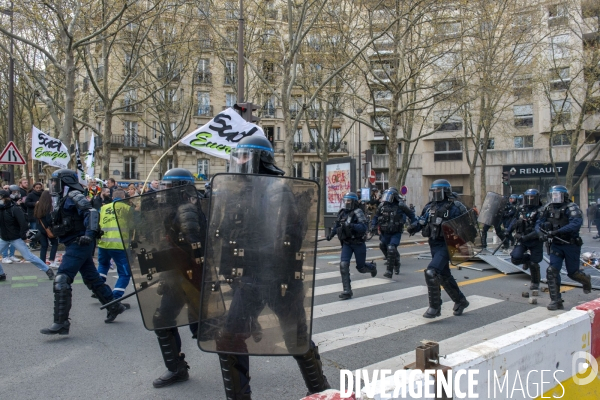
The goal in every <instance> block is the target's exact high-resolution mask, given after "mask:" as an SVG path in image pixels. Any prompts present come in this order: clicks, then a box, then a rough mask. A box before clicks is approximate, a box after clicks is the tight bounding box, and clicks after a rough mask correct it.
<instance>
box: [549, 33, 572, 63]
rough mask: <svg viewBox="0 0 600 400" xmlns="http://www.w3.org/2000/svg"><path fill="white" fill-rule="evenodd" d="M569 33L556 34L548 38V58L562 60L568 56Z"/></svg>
mask: <svg viewBox="0 0 600 400" xmlns="http://www.w3.org/2000/svg"><path fill="white" fill-rule="evenodd" d="M568 45H569V35H558V36H552V37H551V38H550V47H549V49H548V59H549V60H550V61H552V60H562V59H564V58H567V57H569V47H568Z"/></svg>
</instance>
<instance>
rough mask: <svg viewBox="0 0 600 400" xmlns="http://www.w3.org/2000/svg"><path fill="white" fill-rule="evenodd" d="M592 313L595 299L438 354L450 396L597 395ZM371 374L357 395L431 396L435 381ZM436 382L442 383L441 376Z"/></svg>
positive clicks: (599, 335) (597, 330) (597, 340)
mask: <svg viewBox="0 0 600 400" xmlns="http://www.w3.org/2000/svg"><path fill="white" fill-rule="evenodd" d="M598 314H600V299H597V300H594V301H591V302H588V303H585V304H582V305H579V306H577V307H576V308H574V309H572V310H570V311H568V312H565V313H564V314H560V315H556V316H553V317H551V318H548V319H546V320H543V321H541V322H538V323H535V324H532V325H529V326H526V327H525V328H522V329H519V330H516V331H514V332H511V333H509V334H506V335H503V336H499V337H497V338H494V339H491V340H488V341H486V342H484V343H481V344H477V345H474V346H471V347H468V348H466V349H464V350H461V351H457V352H455V353H452V354H448V355H447V356H445V357H440V358H439V364H440V365H441V366H444V367H448V368H449V369H450V370H451V378H452V379H449V380H450V381H451V382H452V383H453V385H452V391H453V396H454V397H453V398H455V399H456V398H466V399H471V398H479V399H534V398H539V399H541V398H562V399H567V400H570V399H577V400H580V399H598V398H600V378H599V377H598V360H600V315H598ZM443 351H444V349H443V348H440V353H441V354H443ZM382 371H383V370H382ZM373 372H374V371H369V372H368V373H369V374H370V376H371V377H373V378H375V379H374V380H373V381H371V382H370V384H367V381H365V385H364V386H363V387H362V389H361V393H360V395H358V396H357V399H360V400H379V399H388V398H405V399H423V398H436V397H435V393H436V390H437V387H438V385H440V382H439V381H440V379H438V380H437V383H436V380H435V379H434V377H432V376H431V375H425V374H424V373H423V372H422V371H419V370H410V371H401V372H399V373H397V374H396V376H394V373H396V372H397V371H387V374H386V375H387V377H386V378H385V379H383V380H381V379H380V380H377V379H376V377H374V376H373ZM390 372H391V374H390ZM363 373H364V371H363ZM380 376H381V375H380ZM426 378H427V382H428V384H427V385H426V384H425V379H426ZM441 380H442V381H443V382H442V385H443V383H445V381H446V378H444V379H441ZM442 387H445V386H440V388H442ZM383 389H385V393H384V390H383ZM342 398H347V397H345V396H342ZM438 398H441V397H438Z"/></svg>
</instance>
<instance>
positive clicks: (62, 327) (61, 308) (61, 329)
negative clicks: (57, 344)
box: [40, 274, 71, 335]
mask: <svg viewBox="0 0 600 400" xmlns="http://www.w3.org/2000/svg"><path fill="white" fill-rule="evenodd" d="M70 282H71V279H70V278H69V277H68V276H66V275H63V274H58V275H56V278H54V323H53V324H52V325H51V326H50V327H49V328H44V329H42V330H40V332H41V333H43V334H44V335H56V334H58V335H68V334H69V327H70V326H71V324H70V323H69V311H70V310H71V284H70Z"/></svg>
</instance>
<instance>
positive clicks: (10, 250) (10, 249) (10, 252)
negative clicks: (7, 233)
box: [2, 244, 15, 258]
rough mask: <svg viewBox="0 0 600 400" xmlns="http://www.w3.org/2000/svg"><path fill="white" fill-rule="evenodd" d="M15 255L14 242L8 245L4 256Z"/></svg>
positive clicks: (3, 253)
mask: <svg viewBox="0 0 600 400" xmlns="http://www.w3.org/2000/svg"><path fill="white" fill-rule="evenodd" d="M14 255H15V246H13V245H12V244H10V245H8V247H7V248H6V249H5V250H4V251H3V252H2V258H6V257H12V256H14Z"/></svg>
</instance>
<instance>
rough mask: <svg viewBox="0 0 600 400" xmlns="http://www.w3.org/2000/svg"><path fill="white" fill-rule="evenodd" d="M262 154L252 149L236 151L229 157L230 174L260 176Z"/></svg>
mask: <svg viewBox="0 0 600 400" xmlns="http://www.w3.org/2000/svg"><path fill="white" fill-rule="evenodd" d="M259 168H260V154H259V153H258V152H256V151H254V150H251V149H245V148H242V149H234V150H232V151H231V155H230V157H229V172H232V173H239V174H258V170H259Z"/></svg>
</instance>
